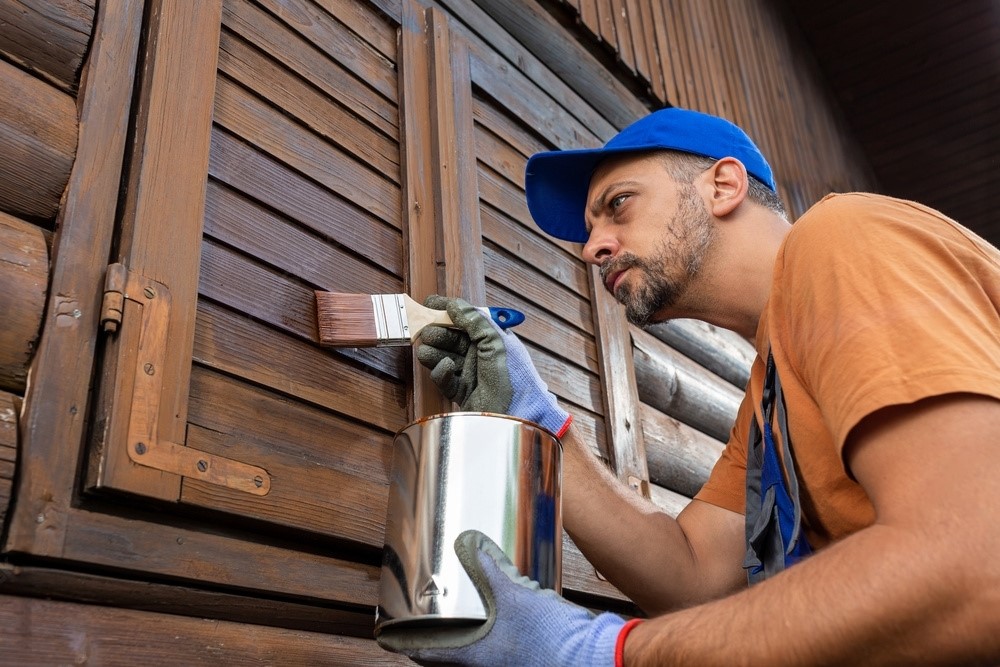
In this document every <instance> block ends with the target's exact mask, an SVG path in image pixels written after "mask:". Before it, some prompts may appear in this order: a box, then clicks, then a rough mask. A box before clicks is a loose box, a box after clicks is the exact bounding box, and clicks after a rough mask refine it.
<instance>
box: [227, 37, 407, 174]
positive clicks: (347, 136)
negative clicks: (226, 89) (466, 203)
mask: <svg viewBox="0 0 1000 667" xmlns="http://www.w3.org/2000/svg"><path fill="white" fill-rule="evenodd" d="M219 49H220V51H219V70H220V71H221V72H225V73H226V75H228V76H229V77H231V78H232V79H233V80H234V81H236V82H238V83H240V84H241V85H242V86H243V87H245V88H247V89H248V90H251V91H253V92H254V93H256V94H257V95H259V96H260V97H263V98H264V99H266V100H268V101H269V102H270V103H271V104H273V105H275V106H276V107H278V108H279V109H281V110H282V111H284V112H285V113H286V114H288V115H290V116H292V117H294V118H295V119H296V120H298V121H299V122H300V123H302V124H303V125H305V126H306V127H308V128H309V129H310V130H312V131H313V132H315V133H316V134H318V135H319V136H320V137H322V138H323V139H324V140H326V141H329V142H331V143H334V144H336V145H337V146H339V147H340V148H342V149H344V150H345V151H347V152H348V153H350V154H351V155H352V156H353V157H355V158H358V159H359V160H361V161H363V162H365V163H366V164H368V165H369V166H370V167H372V168H373V169H374V170H375V171H378V172H380V173H382V174H383V175H384V176H386V177H388V178H390V179H391V180H392V181H393V182H395V183H397V184H398V183H399V142H397V141H395V140H394V139H391V138H389V137H387V136H385V135H384V134H382V133H381V132H377V131H375V130H374V129H373V128H372V127H371V126H370V125H368V124H367V123H364V122H363V121H361V120H360V119H358V117H357V116H356V115H355V114H354V113H353V112H352V111H351V110H349V109H347V108H345V107H343V106H341V105H340V104H338V103H337V102H336V101H335V100H330V99H329V97H327V96H326V95H325V94H323V93H322V92H320V91H319V90H317V89H316V88H314V87H313V86H311V85H309V84H308V83H306V82H305V81H304V80H302V79H300V78H299V77H297V76H295V75H294V74H292V73H291V72H289V71H288V70H287V69H285V68H283V67H281V66H280V65H278V64H276V63H275V62H274V61H272V60H270V59H269V58H267V57H266V56H265V55H264V54H263V53H261V52H260V51H257V50H256V49H254V48H252V47H251V46H250V45H249V44H247V43H246V42H245V41H243V40H242V39H241V38H239V37H237V36H235V35H233V34H232V33H230V32H229V31H223V33H222V37H221V39H220V43H219Z"/></svg>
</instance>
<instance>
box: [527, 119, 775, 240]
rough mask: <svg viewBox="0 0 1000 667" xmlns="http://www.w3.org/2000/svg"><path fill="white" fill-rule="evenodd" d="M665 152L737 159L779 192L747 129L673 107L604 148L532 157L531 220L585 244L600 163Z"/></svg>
mask: <svg viewBox="0 0 1000 667" xmlns="http://www.w3.org/2000/svg"><path fill="white" fill-rule="evenodd" d="M660 149H665V150H674V151H681V152H684V153H692V154H694V155H701V156H703V157H707V158H712V159H715V160H721V159H722V158H724V157H733V158H736V159H737V160H739V161H740V162H742V163H743V166H744V167H746V170H747V172H748V173H750V174H751V175H753V176H755V177H756V178H757V180H759V181H760V182H761V183H763V184H764V185H766V186H767V187H769V188H771V190H774V191H777V188H776V187H775V184H774V176H773V175H772V174H771V167H770V166H768V164H767V160H765V159H764V156H763V155H762V154H761V152H760V150H759V149H758V148H757V146H755V145H754V143H753V141H751V140H750V137H748V136H747V135H746V133H745V132H744V131H743V130H741V129H740V128H739V127H737V126H736V125H733V124H732V123H730V122H729V121H728V120H725V119H724V118H719V117H717V116H710V115H708V114H704V113H699V112H697V111H691V110H689V109H680V108H677V107H669V108H667V109H660V110H659V111H654V112H653V113H651V114H649V115H648V116H644V117H643V118H640V119H639V120H637V121H635V122H634V123H632V124H631V125H629V126H628V127H626V128H625V129H624V130H622V131H621V132H619V133H618V134H617V135H615V136H614V137H613V138H612V139H611V141H609V142H608V143H606V144H605V145H604V147H603V148H589V149H583V150H569V151H549V152H545V153H536V154H535V155H532V156H531V158H530V159H529V160H528V164H527V167H526V168H525V175H524V180H525V191H526V194H527V198H528V210H529V211H531V217H532V218H534V219H535V223H536V224H537V225H538V226H539V227H541V228H542V231H544V232H546V233H547V234H550V235H552V236H555V237H556V238H559V239H563V240H564V241H572V242H574V243H585V242H586V241H587V236H588V235H587V227H586V223H585V221H584V210H585V208H586V204H587V191H588V190H589V188H590V179H591V176H592V175H593V173H594V169H596V168H597V165H598V164H599V163H600V162H601V161H603V160H605V159H606V158H609V157H612V156H616V155H621V154H624V153H640V152H644V151H651V150H660Z"/></svg>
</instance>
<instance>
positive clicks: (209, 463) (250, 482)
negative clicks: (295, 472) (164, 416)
mask: <svg viewBox="0 0 1000 667" xmlns="http://www.w3.org/2000/svg"><path fill="white" fill-rule="evenodd" d="M115 295H120V297H119V296H115ZM126 300H129V301H134V302H136V303H138V304H139V305H140V306H142V323H141V329H140V334H139V350H138V354H137V356H136V367H135V383H134V385H133V390H132V405H131V409H130V411H129V421H128V436H127V441H126V445H125V446H126V449H127V451H128V457H129V459H131V460H132V461H133V462H134V463H137V464H138V465H142V466H147V467H149V468H155V469H156V470H160V471H163V472H168V473H172V474H175V475H182V476H184V477H189V478H191V479H199V480H201V481H203V482H207V483H209V484H216V485H219V486H225V487H228V488H231V489H236V490H239V491H245V492H247V493H252V494H254V495H258V496H263V495H267V493H268V492H269V491H270V490H271V476H270V475H269V474H268V473H267V471H266V470H264V469H263V468H261V467H259V466H255V465H250V464H248V463H243V462H240V461H235V460H233V459H228V458H225V457H222V456H217V455H215V454H210V453H209V452H205V451H201V450H197V449H194V448H192V447H187V446H186V445H184V444H182V443H176V442H170V441H169V440H161V439H160V438H159V435H158V429H157V419H158V416H159V411H160V397H161V395H162V389H163V387H162V384H163V381H162V378H163V372H162V370H163V362H164V359H165V358H166V348H167V326H168V324H169V321H170V290H169V289H168V288H167V286H166V285H164V284H162V283H159V282H156V281H155V280H151V279H149V278H146V277H145V276H141V275H139V274H138V273H135V272H133V271H129V270H128V269H127V268H126V267H125V266H123V265H122V264H112V265H110V266H109V267H108V274H107V278H106V279H105V293H104V307H103V308H102V316H101V320H102V323H103V325H104V327H105V330H106V331H117V329H118V323H120V322H121V314H122V312H123V311H124V302H125V301H126ZM116 311H117V320H115V312H116ZM106 314H107V315H108V319H107V320H106V319H105V315H106ZM115 322H117V323H115ZM109 323H115V324H114V325H113V328H109V327H108V325H109ZM126 372H127V371H126Z"/></svg>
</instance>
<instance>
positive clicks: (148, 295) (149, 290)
mask: <svg viewBox="0 0 1000 667" xmlns="http://www.w3.org/2000/svg"><path fill="white" fill-rule="evenodd" d="M142 293H143V294H145V295H146V298H147V299H152V298H154V297H155V296H156V290H154V289H153V288H152V287H146V288H145V289H143V290H142Z"/></svg>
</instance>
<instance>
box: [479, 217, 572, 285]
mask: <svg viewBox="0 0 1000 667" xmlns="http://www.w3.org/2000/svg"><path fill="white" fill-rule="evenodd" d="M479 210H480V217H481V219H482V221H483V236H484V238H486V239H488V240H489V241H490V242H492V243H493V244H494V245H496V246H498V247H500V248H503V249H504V250H506V251H507V253H509V254H510V255H513V256H516V257H517V258H518V259H520V260H521V261H523V262H524V263H525V264H527V265H528V266H531V267H534V268H535V269H537V270H538V271H540V272H541V273H543V274H545V275H546V276H548V277H549V278H551V279H552V280H554V281H555V282H557V283H559V284H561V285H563V286H564V287H567V288H569V289H571V290H572V291H573V292H575V293H576V294H578V295H579V296H580V297H582V298H584V299H586V298H588V297H589V296H590V283H589V282H588V281H589V278H588V272H587V269H586V267H585V265H584V264H583V262H581V261H579V260H574V259H572V258H570V257H567V256H566V255H565V254H564V253H561V252H556V251H555V249H554V248H553V247H552V244H550V243H546V242H545V241H544V239H542V238H541V237H540V236H539V235H538V234H532V233H530V232H528V231H527V230H525V229H524V227H523V226H521V225H520V224H519V223H517V222H515V221H513V220H511V219H510V218H508V217H507V216H506V215H504V214H503V213H502V212H501V211H499V210H497V209H496V208H495V207H494V206H493V205H491V204H489V203H488V202H485V201H484V202H482V205H481V206H480V209H479Z"/></svg>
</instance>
